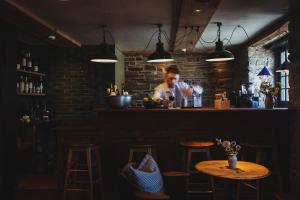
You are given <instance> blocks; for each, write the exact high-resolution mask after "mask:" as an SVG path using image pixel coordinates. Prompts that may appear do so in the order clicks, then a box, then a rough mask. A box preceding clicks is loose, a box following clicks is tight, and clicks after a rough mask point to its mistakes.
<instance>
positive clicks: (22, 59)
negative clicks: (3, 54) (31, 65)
mask: <svg viewBox="0 0 300 200" xmlns="http://www.w3.org/2000/svg"><path fill="white" fill-rule="evenodd" d="M26 64H27V62H26V56H25V55H24V54H23V55H22V58H21V69H22V70H26Z"/></svg>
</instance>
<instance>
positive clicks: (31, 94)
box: [17, 92, 46, 96]
mask: <svg viewBox="0 0 300 200" xmlns="http://www.w3.org/2000/svg"><path fill="white" fill-rule="evenodd" d="M17 95H20V96H46V94H45V93H41V94H37V93H29V94H27V93H20V92H17Z"/></svg>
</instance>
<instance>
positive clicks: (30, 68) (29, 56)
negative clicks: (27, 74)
mask: <svg viewBox="0 0 300 200" xmlns="http://www.w3.org/2000/svg"><path fill="white" fill-rule="evenodd" d="M26 67H27V70H28V71H32V61H31V55H30V52H28V53H27V54H26Z"/></svg>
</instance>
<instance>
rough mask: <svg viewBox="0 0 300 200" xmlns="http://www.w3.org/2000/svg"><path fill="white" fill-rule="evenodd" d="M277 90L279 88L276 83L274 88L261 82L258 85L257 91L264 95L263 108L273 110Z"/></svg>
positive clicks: (267, 83)
mask: <svg viewBox="0 0 300 200" xmlns="http://www.w3.org/2000/svg"><path fill="white" fill-rule="evenodd" d="M279 89H280V87H279V84H278V83H276V84H275V86H272V84H271V83H270V82H262V83H261V84H260V89H259V91H260V92H261V93H262V94H264V95H265V108H273V106H274V101H275V102H276V99H277V95H278V92H279Z"/></svg>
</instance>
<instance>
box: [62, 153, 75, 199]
mask: <svg viewBox="0 0 300 200" xmlns="http://www.w3.org/2000/svg"><path fill="white" fill-rule="evenodd" d="M72 154H73V151H72V150H71V149H69V150H68V158H67V169H66V175H65V183H64V190H63V199H65V198H66V190H65V188H67V186H68V181H69V177H70V169H71V162H72Z"/></svg>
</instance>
